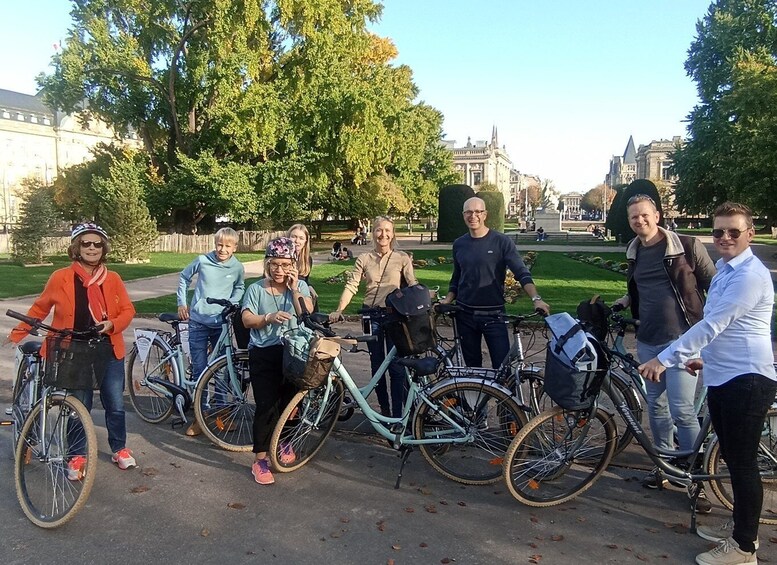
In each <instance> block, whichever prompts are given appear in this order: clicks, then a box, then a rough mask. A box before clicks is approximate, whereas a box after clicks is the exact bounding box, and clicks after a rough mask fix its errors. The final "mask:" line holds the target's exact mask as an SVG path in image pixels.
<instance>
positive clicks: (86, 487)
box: [14, 395, 97, 528]
mask: <svg viewBox="0 0 777 565" xmlns="http://www.w3.org/2000/svg"><path fill="white" fill-rule="evenodd" d="M44 402H45V403H46V405H47V409H46V417H45V428H44V429H43V430H42V429H41V410H42V406H43V404H42V403H38V404H36V405H35V407H34V408H33V409H32V410H31V411H30V413H29V415H28V416H27V419H26V420H25V421H24V424H23V426H22V430H21V435H20V437H19V442H18V443H17V445H16V461H15V463H14V480H15V482H16V497H17V498H18V499H19V504H20V505H21V507H22V510H23V511H24V514H25V515H26V516H27V518H28V519H29V520H30V521H31V522H32V523H33V524H35V525H36V526H39V527H41V528H56V527H58V526H61V525H62V524H64V523H65V522H67V521H68V520H70V519H71V518H72V517H73V516H74V515H75V513H76V512H78V510H79V509H80V508H81V507H82V506H83V505H84V504H85V503H86V499H87V498H88V497H89V492H90V491H91V490H92V484H93V483H94V477H95V472H96V470H97V436H96V435H95V433H94V426H93V424H92V418H91V417H90V416H89V413H88V412H87V411H86V408H85V407H84V405H83V404H81V402H80V401H78V400H77V399H76V398H74V397H72V396H64V395H54V396H49V397H47V398H45V399H44ZM76 455H81V456H82V457H85V458H86V460H85V462H84V464H83V467H82V468H81V474H82V478H81V479H80V480H72V481H71V480H69V479H68V473H67V471H68V463H69V462H70V460H71V458H73V457H74V456H76Z"/></svg>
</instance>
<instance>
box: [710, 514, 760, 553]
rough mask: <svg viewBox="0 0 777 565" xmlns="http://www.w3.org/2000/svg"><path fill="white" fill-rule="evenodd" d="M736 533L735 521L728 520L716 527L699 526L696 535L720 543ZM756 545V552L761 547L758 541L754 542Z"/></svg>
mask: <svg viewBox="0 0 777 565" xmlns="http://www.w3.org/2000/svg"><path fill="white" fill-rule="evenodd" d="M733 533H734V520H733V519H732V520H726V521H725V522H722V523H720V524H718V525H716V526H698V527H697V528H696V535H698V536H699V537H700V538H702V539H706V540H707V541H714V542H715V543H720V542H722V541H723V540H726V539H728V538H730V537H731V535H732V534H733ZM753 543H754V544H755V549H756V551H757V550H758V547H759V545H760V544H759V542H758V540H755V541H754V542H753Z"/></svg>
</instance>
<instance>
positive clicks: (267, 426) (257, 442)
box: [248, 345, 297, 453]
mask: <svg viewBox="0 0 777 565" xmlns="http://www.w3.org/2000/svg"><path fill="white" fill-rule="evenodd" d="M248 370H249V373H250V375H251V386H252V387H253V389H254V402H256V413H255V414H254V449H253V452H254V453H261V452H263V451H267V450H268V449H269V448H270V439H271V438H272V433H273V430H274V429H275V424H277V423H278V419H279V418H280V415H281V412H283V410H284V409H285V408H286V405H287V404H288V403H289V401H290V400H291V399H292V397H293V396H294V394H295V393H296V392H297V390H296V388H295V387H294V386H293V385H291V384H289V382H288V381H286V380H284V378H283V346H282V345H271V346H269V347H250V348H249V349H248Z"/></svg>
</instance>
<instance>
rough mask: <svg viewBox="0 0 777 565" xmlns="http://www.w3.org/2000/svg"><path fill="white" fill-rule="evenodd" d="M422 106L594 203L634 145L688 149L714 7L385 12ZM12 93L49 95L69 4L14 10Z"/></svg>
mask: <svg viewBox="0 0 777 565" xmlns="http://www.w3.org/2000/svg"><path fill="white" fill-rule="evenodd" d="M383 3H384V9H383V15H382V17H381V20H380V21H379V22H378V23H376V24H374V25H371V26H370V27H371V29H372V30H373V31H374V32H375V33H377V34H379V35H382V36H385V37H390V38H391V39H392V40H393V42H394V44H395V45H396V47H397V49H398V51H399V55H398V57H397V59H396V60H395V64H403V65H407V66H409V67H410V68H411V69H412V70H413V80H414V82H415V84H416V85H417V86H418V88H419V96H418V100H419V101H423V102H425V103H426V104H429V105H431V106H434V107H435V108H437V109H438V110H439V111H440V112H442V114H443V116H444V118H445V120H444V123H443V130H444V133H445V138H446V139H448V140H455V141H456V142H457V143H456V145H457V146H463V145H465V144H466V143H467V139H468V138H470V139H471V140H472V142H473V143H474V142H475V141H479V140H486V141H488V140H490V139H491V131H492V128H493V127H494V126H496V128H497V131H498V136H499V145H500V146H504V147H505V149H506V151H507V154H508V155H509V157H510V159H511V160H512V163H513V168H515V169H518V170H519V171H521V172H522V173H526V174H532V175H538V176H540V177H542V178H543V179H550V180H552V181H554V183H555V186H556V188H557V189H559V190H560V191H561V192H570V191H578V192H586V191H587V190H589V189H591V188H593V187H594V186H596V185H597V184H599V183H601V182H603V181H604V176H605V174H606V173H607V171H608V169H609V161H610V158H611V157H612V156H613V155H622V154H623V152H624V150H625V148H626V143H627V142H628V139H629V136H630V135H632V136H634V143H635V144H636V146H637V147H639V145H640V144H645V145H646V144H648V143H650V142H651V141H653V140H657V139H671V138H672V137H673V136H676V135H679V136H685V135H686V124H685V122H684V121H685V118H686V116H687V115H688V113H689V112H690V110H691V109H692V108H693V106H694V105H695V104H697V103H698V97H697V95H696V88H695V85H694V83H693V82H692V81H691V79H690V78H688V76H687V75H686V73H685V70H684V68H683V63H684V62H685V59H686V57H687V51H688V48H689V46H690V44H691V42H692V41H693V39H694V37H695V34H696V22H697V21H698V20H699V19H701V18H702V17H704V15H705V13H706V11H707V9H708V7H709V5H710V0H652V1H651V2H645V1H644V0H620V1H616V0H589V1H580V0H551V1H547V2H537V1H535V0H384V2H383ZM2 6H3V10H2V14H3V17H2V19H0V53H3V54H4V61H3V65H2V66H0V88H3V89H7V90H14V91H17V92H23V93H26V94H34V93H35V92H36V83H35V77H36V76H37V75H38V74H39V73H41V72H48V71H50V68H49V66H48V65H49V60H50V58H51V56H52V55H53V54H54V49H55V44H57V43H59V42H60V41H61V40H62V39H64V38H65V36H66V31H67V29H68V27H69V25H70V16H69V11H70V2H67V1H65V0H25V1H23V2H20V1H14V0H2Z"/></svg>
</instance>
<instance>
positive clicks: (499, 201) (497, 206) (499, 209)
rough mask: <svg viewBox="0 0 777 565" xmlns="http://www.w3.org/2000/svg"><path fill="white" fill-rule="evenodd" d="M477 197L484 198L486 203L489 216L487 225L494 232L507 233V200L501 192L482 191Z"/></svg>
mask: <svg viewBox="0 0 777 565" xmlns="http://www.w3.org/2000/svg"><path fill="white" fill-rule="evenodd" d="M475 196H477V197H478V198H482V199H483V202H485V203H486V210H488V216H487V217H486V225H487V226H488V227H489V228H491V229H492V230H496V231H498V232H502V233H504V231H505V199H504V197H503V196H502V193H501V192H493V191H481V192H478V193H477V194H476V195H475Z"/></svg>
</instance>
